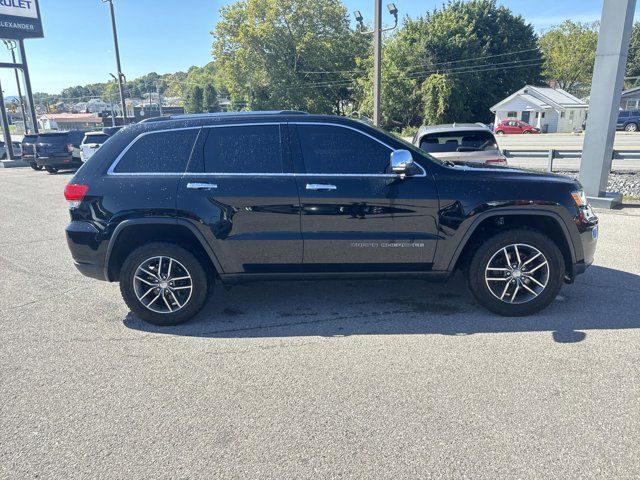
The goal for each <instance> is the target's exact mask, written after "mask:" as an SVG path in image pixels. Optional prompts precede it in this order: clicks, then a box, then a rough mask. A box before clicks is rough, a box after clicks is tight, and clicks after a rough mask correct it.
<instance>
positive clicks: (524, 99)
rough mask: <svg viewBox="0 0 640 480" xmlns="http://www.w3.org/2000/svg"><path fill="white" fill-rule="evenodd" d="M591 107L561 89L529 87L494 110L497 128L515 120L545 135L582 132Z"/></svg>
mask: <svg viewBox="0 0 640 480" xmlns="http://www.w3.org/2000/svg"><path fill="white" fill-rule="evenodd" d="M588 108H589V105H588V104H587V103H585V102H584V101H582V100H580V99H578V98H576V97H574V96H573V95H571V94H570V93H568V92H566V91H564V90H562V89H561V88H551V87H534V86H531V85H527V86H525V87H524V88H522V89H520V90H518V91H517V92H515V93H513V94H511V95H509V96H508V97H507V98H505V99H504V100H502V101H501V102H498V103H497V104H495V105H494V106H493V107H491V109H490V110H491V112H493V113H494V114H495V116H496V118H495V125H498V124H499V123H500V122H502V121H503V120H506V119H508V118H514V119H518V120H521V121H523V122H525V123H528V124H529V125H533V126H534V127H537V128H539V129H540V130H542V131H543V132H545V133H567V132H580V131H582V123H583V121H584V120H585V119H586V118H587V110H588Z"/></svg>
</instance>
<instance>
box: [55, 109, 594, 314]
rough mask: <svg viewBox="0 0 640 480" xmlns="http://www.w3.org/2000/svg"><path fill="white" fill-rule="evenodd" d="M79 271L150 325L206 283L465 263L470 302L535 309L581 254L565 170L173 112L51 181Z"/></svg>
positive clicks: (357, 129) (434, 271)
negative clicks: (59, 188)
mask: <svg viewBox="0 0 640 480" xmlns="http://www.w3.org/2000/svg"><path fill="white" fill-rule="evenodd" d="M65 197H66V199H67V201H68V202H69V206H70V211H71V223H69V225H68V227H67V229H66V232H67V239H68V243H69V247H70V249H71V253H72V255H73V258H74V261H75V264H76V266H77V268H78V269H79V270H80V271H81V272H82V273H84V274H85V275H87V276H89V277H93V278H97V279H100V280H106V281H110V282H120V289H121V291H122V295H123V297H124V300H125V302H126V303H127V305H128V306H129V308H130V309H131V310H132V311H133V313H135V314H136V315H137V316H139V317H140V318H142V319H144V320H146V321H148V322H151V323H154V324H158V325H175V324H178V323H181V322H184V321H186V320H188V319H189V318H191V317H193V316H194V315H195V314H196V313H197V312H198V311H199V310H200V309H201V308H202V307H203V305H204V304H205V301H206V299H207V295H208V294H209V292H210V287H211V286H212V285H213V283H214V282H222V283H223V284H233V283H238V282H244V281H253V280H266V279H301V278H306V279H309V278H312V279H325V278H343V277H384V278H391V277H414V278H415V277H418V278H427V279H435V280H445V279H447V278H449V277H450V276H451V275H452V274H453V273H454V272H455V271H457V270H459V269H460V270H462V271H463V272H465V274H466V276H467V279H468V284H469V287H470V289H471V291H472V293H473V295H474V296H475V298H476V299H477V300H478V302H479V303H480V304H482V305H483V306H484V307H486V308H488V309H489V310H491V311H492V312H495V313H497V314H500V315H507V316H518V315H528V314H532V313H534V312H537V311H539V310H541V309H543V308H545V307H546V306H548V305H549V304H550V303H551V302H552V301H553V299H554V298H555V297H556V295H557V294H558V292H559V291H560V288H561V286H562V283H563V281H566V282H568V283H570V282H571V281H572V280H573V278H574V277H575V276H576V275H578V274H580V273H582V272H584V270H585V268H586V267H587V266H588V265H590V264H591V263H592V262H593V256H594V251H595V248H596V242H597V234H598V229H597V228H598V227H597V224H598V220H597V218H596V217H595V216H594V215H593V213H592V211H591V208H590V207H589V205H588V204H587V202H586V200H585V196H584V193H583V191H582V188H581V186H580V184H579V183H578V182H577V181H575V180H572V179H570V178H567V177H563V176H559V175H553V174H547V173H539V172H531V171H524V170H517V169H513V168H505V167H492V166H481V165H471V164H469V165H454V164H451V163H447V162H443V161H440V160H437V159H435V158H433V157H431V156H429V155H428V154H427V153H426V152H424V151H421V150H420V149H418V148H416V147H414V146H412V145H411V144H408V143H405V142H403V141H402V140H399V139H398V138H395V137H393V136H391V135H389V134H387V133H385V132H384V131H382V130H379V129H376V128H374V127H371V126H369V125H366V124H364V123H360V122H358V121H355V120H350V119H346V118H340V117H333V116H320V115H309V114H304V113H300V112H248V113H243V114H240V113H231V114H209V115H188V116H174V117H168V118H163V119H157V120H154V121H147V122H143V123H141V124H138V125H132V126H130V127H128V128H126V129H123V130H122V131H120V132H118V133H117V134H116V135H115V136H114V137H113V138H112V139H111V140H110V141H109V142H107V143H105V145H104V146H103V147H102V148H101V149H100V150H98V151H97V152H96V153H95V155H94V156H93V157H92V158H91V159H90V160H89V161H88V162H87V163H86V164H84V165H83V167H82V168H81V169H80V170H79V171H78V172H77V173H76V175H75V176H74V178H73V179H72V180H71V182H70V183H69V184H68V185H67V187H66V190H65Z"/></svg>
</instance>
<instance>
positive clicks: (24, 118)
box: [3, 40, 29, 134]
mask: <svg viewBox="0 0 640 480" xmlns="http://www.w3.org/2000/svg"><path fill="white" fill-rule="evenodd" d="M3 42H4V44H5V46H6V47H7V50H9V51H10V52H11V59H12V60H13V63H14V64H15V63H16V48H17V47H18V45H17V44H16V42H15V41H13V40H3ZM13 71H14V72H15V74H16V84H17V85H18V101H19V102H20V111H21V112H22V123H23V124H24V133H25V134H27V133H28V131H29V130H28V129H27V112H26V111H25V109H24V102H23V101H22V87H21V86H20V76H19V75H18V69H17V68H14V69H13Z"/></svg>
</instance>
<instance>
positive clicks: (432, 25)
mask: <svg viewBox="0 0 640 480" xmlns="http://www.w3.org/2000/svg"><path fill="white" fill-rule="evenodd" d="M541 64H542V58H541V53H540V51H539V49H538V47H537V36H536V34H535V32H534V30H533V27H532V26H531V25H530V24H527V23H526V22H525V21H524V19H523V18H522V17H521V16H516V15H514V14H513V13H512V12H511V10H509V9H508V8H506V7H504V6H498V5H497V4H496V1H495V0H471V1H462V0H450V1H449V3H447V4H446V5H444V6H443V7H441V8H440V9H435V10H433V11H432V12H429V13H427V14H426V15H425V16H423V17H419V18H417V19H406V20H405V22H404V24H403V26H402V28H401V29H400V30H399V31H398V32H397V34H396V35H395V36H394V37H392V38H391V39H389V40H388V41H387V42H386V43H385V50H384V58H383V90H382V119H383V126H385V127H387V128H394V129H398V128H399V127H401V126H408V125H411V126H417V125H419V124H420V123H423V122H424V121H426V122H428V123H443V122H453V121H456V122H478V121H484V122H487V121H490V119H491V118H492V114H491V112H490V111H489V108H490V107H491V106H492V105H494V104H495V103H497V102H498V101H500V100H502V99H503V98H505V97H506V96H508V95H510V94H511V93H513V92H514V91H516V90H518V89H520V88H522V87H523V86H524V85H526V84H529V83H533V84H535V83H538V82H539V81H540V78H541V77H540V71H541ZM370 83H371V82H370V80H369V79H367V80H363V81H361V82H360V85H361V86H362V89H361V90H362V92H363V94H364V98H363V100H362V103H363V105H365V106H367V107H368V106H369V105H370V104H371V101H370V95H371V93H370V91H371V87H370V86H369V85H370ZM369 112H370V110H367V109H365V113H369ZM425 115H426V118H425Z"/></svg>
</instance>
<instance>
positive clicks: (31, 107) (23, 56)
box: [18, 39, 38, 135]
mask: <svg viewBox="0 0 640 480" xmlns="http://www.w3.org/2000/svg"><path fill="white" fill-rule="evenodd" d="M18 44H19V46H20V61H21V62H22V75H24V87H25V90H26V94H27V103H28V104H29V113H30V114H31V125H33V133H35V134H36V135H37V134H38V118H37V117H36V107H35V104H34V103H33V92H32V91H31V77H30V76H29V66H28V64H27V54H26V52H25V49H24V40H22V39H20V40H19V41H18Z"/></svg>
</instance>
